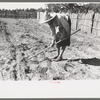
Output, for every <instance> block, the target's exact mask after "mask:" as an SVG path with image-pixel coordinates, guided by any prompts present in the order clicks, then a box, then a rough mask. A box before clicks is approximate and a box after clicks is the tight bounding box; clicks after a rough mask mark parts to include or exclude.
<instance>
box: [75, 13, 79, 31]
mask: <svg viewBox="0 0 100 100" xmlns="http://www.w3.org/2000/svg"><path fill="white" fill-rule="evenodd" d="M78 17H79V13H78V14H77V22H76V30H77V28H78Z"/></svg>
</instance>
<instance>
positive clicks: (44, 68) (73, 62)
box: [0, 18, 100, 80]
mask: <svg viewBox="0 0 100 100" xmlns="http://www.w3.org/2000/svg"><path fill="white" fill-rule="evenodd" d="M0 21H1V23H4V22H5V23H6V25H5V26H6V31H7V33H10V35H8V37H9V39H10V42H8V41H7V39H6V38H7V37H6V36H5V33H4V32H3V31H2V29H1V30H0V80H88V79H100V53H99V52H100V39H99V38H100V37H98V36H94V35H93V34H90V33H84V32H78V33H76V34H75V35H73V36H72V37H71V45H70V46H69V47H67V48H66V50H65V52H64V55H63V58H64V60H63V61H59V62H55V61H51V58H53V57H54V56H55V55H56V53H57V51H56V48H55V47H53V48H50V49H48V50H47V51H45V52H44V53H41V54H40V55H38V56H37V57H33V58H31V59H29V58H30V57H31V56H32V55H34V54H36V53H37V52H39V51H41V50H42V49H43V48H46V47H47V46H49V45H50V41H51V36H50V29H49V27H48V25H46V24H45V25H40V24H39V23H38V20H36V19H3V18H1V19H0ZM1 26H2V25H1ZM2 27H3V26H2ZM11 43H12V44H13V45H14V47H12V48H11ZM12 49H13V50H14V53H15V54H16V55H15V59H14V57H13V56H12V55H13V53H12Z"/></svg>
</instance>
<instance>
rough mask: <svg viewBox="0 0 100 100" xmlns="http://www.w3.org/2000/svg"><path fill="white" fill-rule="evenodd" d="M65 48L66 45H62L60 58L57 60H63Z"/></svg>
mask: <svg viewBox="0 0 100 100" xmlns="http://www.w3.org/2000/svg"><path fill="white" fill-rule="evenodd" d="M65 49H66V46H62V50H61V52H60V54H59V56H58V58H57V59H56V60H57V61H61V60H62V55H63V53H64V51H65Z"/></svg>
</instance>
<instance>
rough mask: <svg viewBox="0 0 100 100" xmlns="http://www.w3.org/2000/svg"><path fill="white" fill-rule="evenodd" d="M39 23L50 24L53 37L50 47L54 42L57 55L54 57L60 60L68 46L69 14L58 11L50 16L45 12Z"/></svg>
mask: <svg viewBox="0 0 100 100" xmlns="http://www.w3.org/2000/svg"><path fill="white" fill-rule="evenodd" d="M40 23H48V25H49V26H50V29H51V31H52V37H53V41H52V44H51V47H53V46H54V44H55V43H56V47H57V50H58V55H57V56H56V57H54V59H56V61H61V60H62V55H63V53H64V51H65V49H66V46H70V34H71V20H70V18H69V16H67V15H65V14H60V13H59V14H55V15H54V16H51V15H50V14H49V13H48V12H45V13H44V16H43V19H42V20H40ZM60 49H61V50H60ZM60 51H61V52H60Z"/></svg>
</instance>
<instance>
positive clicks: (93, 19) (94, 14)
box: [91, 12, 95, 33]
mask: <svg viewBox="0 0 100 100" xmlns="http://www.w3.org/2000/svg"><path fill="white" fill-rule="evenodd" d="M94 17H95V12H94V13H93V16H92V26H91V33H92V31H93V24H94Z"/></svg>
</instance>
